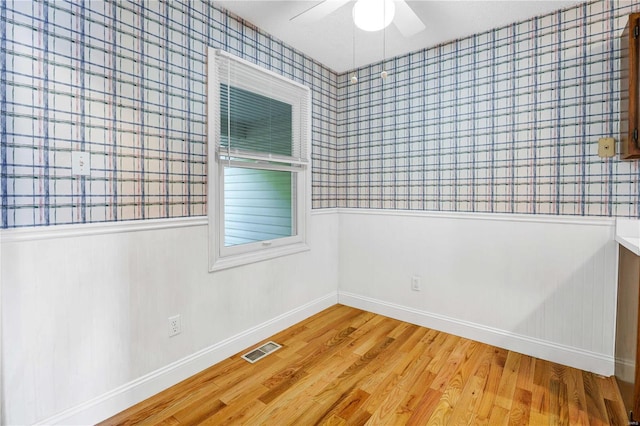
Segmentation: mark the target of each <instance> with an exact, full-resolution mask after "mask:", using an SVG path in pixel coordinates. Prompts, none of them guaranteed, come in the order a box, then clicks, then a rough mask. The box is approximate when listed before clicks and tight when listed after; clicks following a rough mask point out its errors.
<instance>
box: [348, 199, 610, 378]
mask: <svg viewBox="0 0 640 426" xmlns="http://www.w3.org/2000/svg"><path fill="white" fill-rule="evenodd" d="M614 230H615V223H614V220H613V219H600V218H580V217H558V216H555V217H549V216H525V215H498V214H494V215H487V214H469V213H466V214H446V213H415V214H413V213H402V212H389V211H371V210H370V211H366V210H356V209H354V210H348V209H347V210H343V209H341V210H340V250H341V256H340V289H339V300H340V302H341V303H344V304H347V305H352V306H356V307H360V308H363V309H367V310H370V311H373V312H378V313H382V314H385V315H389V316H393V317H396V318H399V319H403V320H407V321H412V322H415V323H418V324H421V325H424V326H428V327H432V328H436V329H439V330H443V331H447V332H450V333H453V334H457V335H460V336H464V337H469V338H473V339H476V340H479V341H483V342H486V343H490V344H494V345H497V346H501V347H504V348H508V349H512V350H516V351H520V352H524V353H527V354H530V355H534V356H538V357H541V358H545V359H550V360H552V361H556V362H561V363H563V364H565V365H570V366H575V367H579V368H583V369H586V370H590V371H595V372H598V373H600V374H605V375H612V374H613V347H614V334H615V306H616V303H615V302H616V299H615V297H616V288H617V279H616V275H617V244H616V243H615V241H614ZM414 275H417V276H420V277H421V278H422V291H420V292H413V291H411V288H410V282H411V277H412V276H414Z"/></svg>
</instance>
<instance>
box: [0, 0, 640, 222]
mask: <svg viewBox="0 0 640 426" xmlns="http://www.w3.org/2000/svg"><path fill="white" fill-rule="evenodd" d="M635 11H640V3H639V2H631V1H624V0H602V1H595V2H591V3H588V4H584V5H580V6H578V7H575V8H570V9H567V10H565V11H562V12H559V13H556V14H551V15H548V16H544V17H539V18H536V19H532V20H529V21H525V22H522V23H517V24H513V25H510V26H507V27H505V28H499V29H496V30H493V31H490V32H487V33H483V34H477V35H474V36H472V37H468V38H465V39H462V40H457V41H455V42H452V43H448V44H445V45H441V46H437V47H434V48H428V49H426V50H423V51H418V52H414V53H412V54H409V55H405V56H402V57H397V58H391V59H388V60H386V61H385V62H384V67H385V69H386V70H387V71H388V72H389V77H388V78H387V79H386V80H384V81H382V80H381V79H380V78H379V73H380V71H381V69H382V63H378V64H372V65H370V66H367V67H364V68H361V69H358V70H357V73H358V77H359V82H358V83H357V84H351V83H350V82H349V78H350V76H351V75H352V73H351V72H350V73H345V74H342V75H338V76H337V75H336V74H335V73H333V72H332V71H331V70H329V69H327V68H326V67H324V66H322V65H321V64H319V63H318V62H316V61H313V60H311V59H310V58H308V57H305V56H304V55H302V54H301V53H300V52H298V51H296V50H294V49H292V48H290V47H288V46H287V45H285V44H283V43H282V42H281V41H279V40H277V39H275V38H273V37H271V36H270V35H268V34H266V33H264V32H262V31H260V30H259V29H257V28H255V27H253V26H252V25H250V24H248V23H246V22H244V21H243V20H241V19H239V18H237V17H235V16H233V15H231V14H229V13H226V12H224V11H221V10H219V9H217V8H216V7H214V6H213V5H212V4H211V3H210V2H206V1H186V0H185V1H170V0H168V1H155V0H147V1H137V2H125V1H89V0H84V1H63V0H56V1H53V0H49V1H21V0H0V113H1V114H0V138H1V139H0V162H1V167H2V174H1V176H0V201H1V218H2V220H1V226H2V227H3V228H7V227H22V226H39V225H53V224H67V223H88V222H101V221H117V220H129V219H148V218H166V217H182V216H194V215H202V214H205V213H206V134H205V133H206V128H205V119H206V116H205V114H206V110H205V101H206V80H205V78H206V75H205V73H206V56H205V55H206V46H208V45H211V46H213V47H219V48H223V49H225V50H227V51H229V52H231V53H234V54H236V55H238V56H240V57H243V58H245V59H248V60H249V61H252V62H254V63H258V64H259V65H261V66H264V67H265V68H268V69H271V70H274V71H276V72H279V73H281V74H283V75H285V76H287V77H290V78H292V79H293V80H295V81H298V82H301V83H303V84H306V85H307V86H309V87H311V88H312V91H313V142H312V143H313V147H312V158H313V184H312V185H313V196H312V197H313V207H314V208H330V207H359V208H385V209H414V210H439V211H475V212H514V213H534V214H535V213H540V214H577V215H604V216H632V217H640V211H639V207H640V197H639V194H640V187H639V186H640V179H639V173H640V170H639V169H638V162H637V161H631V162H622V161H619V160H617V159H615V158H614V159H600V158H599V157H598V156H597V153H596V152H597V140H598V138H600V137H603V136H613V137H615V138H616V139H617V137H618V117H619V110H618V99H619V94H618V88H619V70H618V59H619V56H620V51H619V40H618V37H619V35H620V32H621V30H622V28H623V26H624V23H625V21H626V15H627V14H628V13H631V12H635ZM72 151H85V152H87V153H89V154H90V157H91V169H92V172H91V175H90V176H87V177H80V176H72V174H71V152H72Z"/></svg>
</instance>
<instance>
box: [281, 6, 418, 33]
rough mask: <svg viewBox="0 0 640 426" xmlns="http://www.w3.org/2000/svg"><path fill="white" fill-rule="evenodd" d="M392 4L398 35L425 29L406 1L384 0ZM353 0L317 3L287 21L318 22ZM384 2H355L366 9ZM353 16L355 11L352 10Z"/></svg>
mask: <svg viewBox="0 0 640 426" xmlns="http://www.w3.org/2000/svg"><path fill="white" fill-rule="evenodd" d="M386 1H388V2H390V3H392V5H391V7H392V8H394V9H395V14H393V13H392V15H393V21H392V22H393V24H394V25H395V26H396V28H398V30H399V31H400V33H401V34H402V35H403V36H404V37H405V38H408V37H411V36H413V35H415V34H418V33H419V32H421V31H422V30H424V29H425V28H426V26H425V25H424V23H423V22H422V21H421V20H420V18H419V17H418V15H416V14H415V12H414V11H413V10H412V9H411V7H409V5H408V4H407V2H406V1H404V0H386ZM352 2H353V0H323V1H321V2H320V3H317V4H315V5H313V6H311V7H310V8H308V9H307V10H305V11H303V12H301V13H299V14H297V15H296V16H294V17H292V18H291V19H289V20H290V21H294V20H295V21H296V22H298V23H305V22H306V23H309V22H315V21H318V20H320V19H322V18H324V17H325V16H327V15H329V14H330V13H332V12H333V11H335V10H337V9H339V8H340V7H342V6H344V5H346V4H347V3H352ZM384 2H385V0H358V1H356V2H355V3H356V7H360V8H361V9H362V8H366V7H370V6H371V7H375V4H374V3H378V6H379V5H381V4H383V3H384ZM354 14H355V10H354ZM379 29H382V28H379Z"/></svg>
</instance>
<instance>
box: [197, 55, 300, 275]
mask: <svg viewBox="0 0 640 426" xmlns="http://www.w3.org/2000/svg"><path fill="white" fill-rule="evenodd" d="M219 57H220V58H223V59H222V60H229V61H234V62H236V63H238V64H240V65H241V66H244V67H247V66H248V67H250V68H251V69H253V70H257V71H259V72H260V73H261V74H262V75H261V77H262V78H270V79H271V78H273V79H277V80H278V81H280V82H282V81H284V82H286V83H287V84H291V85H293V86H295V87H296V88H297V89H302V90H303V91H304V93H305V95H304V96H301V97H300V98H299V99H298V100H299V101H300V102H301V103H303V102H304V103H306V109H305V108H302V109H299V110H298V111H297V112H298V113H297V114H295V113H293V112H292V114H293V116H294V119H298V120H300V123H303V120H306V127H305V128H306V131H305V132H304V134H303V135H302V140H301V142H300V143H301V144H304V147H305V148H306V149H305V150H304V152H306V158H304V159H302V161H287V160H282V159H275V158H274V161H272V162H268V163H267V162H259V161H256V162H254V163H252V162H246V161H234V160H233V159H231V158H226V159H224V157H225V156H224V155H223V153H221V152H219V150H218V141H217V140H216V138H217V137H218V136H219V130H218V129H216V126H217V123H218V120H217V119H215V118H216V114H219V108H220V105H219V96H218V95H219V91H220V87H219V84H218V82H219V79H218V78H217V76H216V74H215V73H216V60H217V58H219ZM207 59H208V61H207V67H208V70H207V145H208V153H207V154H208V155H207V158H208V176H209V179H208V183H207V187H208V196H207V216H208V224H209V229H208V233H209V239H208V247H209V271H210V272H214V271H219V270H224V269H228V268H234V267H237V266H241V265H247V264H251V263H255V262H260V261H264V260H268V259H274V258H277V257H281V256H286V255H290V254H294V253H300V252H303V251H307V250H309V246H308V244H307V224H308V222H309V217H310V210H311V159H310V158H309V157H310V148H311V91H310V90H309V88H308V87H306V86H303V85H301V84H298V83H296V82H293V81H291V80H289V79H287V78H285V77H283V76H281V75H279V74H276V73H274V72H272V71H269V70H266V69H264V68H262V67H259V66H257V65H255V64H252V63H250V62H247V61H245V60H242V59H240V58H237V57H235V56H234V55H231V54H229V53H227V52H224V51H222V50H219V49H214V48H209V49H208V52H207ZM241 88H242V89H244V90H251V88H250V87H241ZM254 93H258V94H262V95H264V91H263V90H255V91H254ZM267 96H269V95H267ZM273 98H274V99H278V100H281V101H285V102H286V100H285V99H282V98H279V97H277V96H275V97H273ZM292 106H293V107H294V108H296V106H295V105H292ZM305 111H306V113H305ZM227 166H231V167H244V168H250V169H258V170H281V171H290V172H291V173H292V178H294V177H295V185H294V187H292V196H291V198H292V206H294V205H295V207H294V208H293V210H294V213H295V214H292V221H293V224H294V228H295V231H296V232H295V235H293V236H291V237H283V238H276V239H273V240H265V241H258V242H253V243H247V244H238V245H234V246H225V245H224V236H225V234H224V230H225V217H224V170H225V167H227Z"/></svg>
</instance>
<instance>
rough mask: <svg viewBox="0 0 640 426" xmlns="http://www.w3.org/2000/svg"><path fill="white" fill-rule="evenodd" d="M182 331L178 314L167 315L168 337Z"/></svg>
mask: <svg viewBox="0 0 640 426" xmlns="http://www.w3.org/2000/svg"><path fill="white" fill-rule="evenodd" d="M180 333H182V323H181V321H180V315H174V316H172V317H169V337H172V336H175V335H176V334H180Z"/></svg>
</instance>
